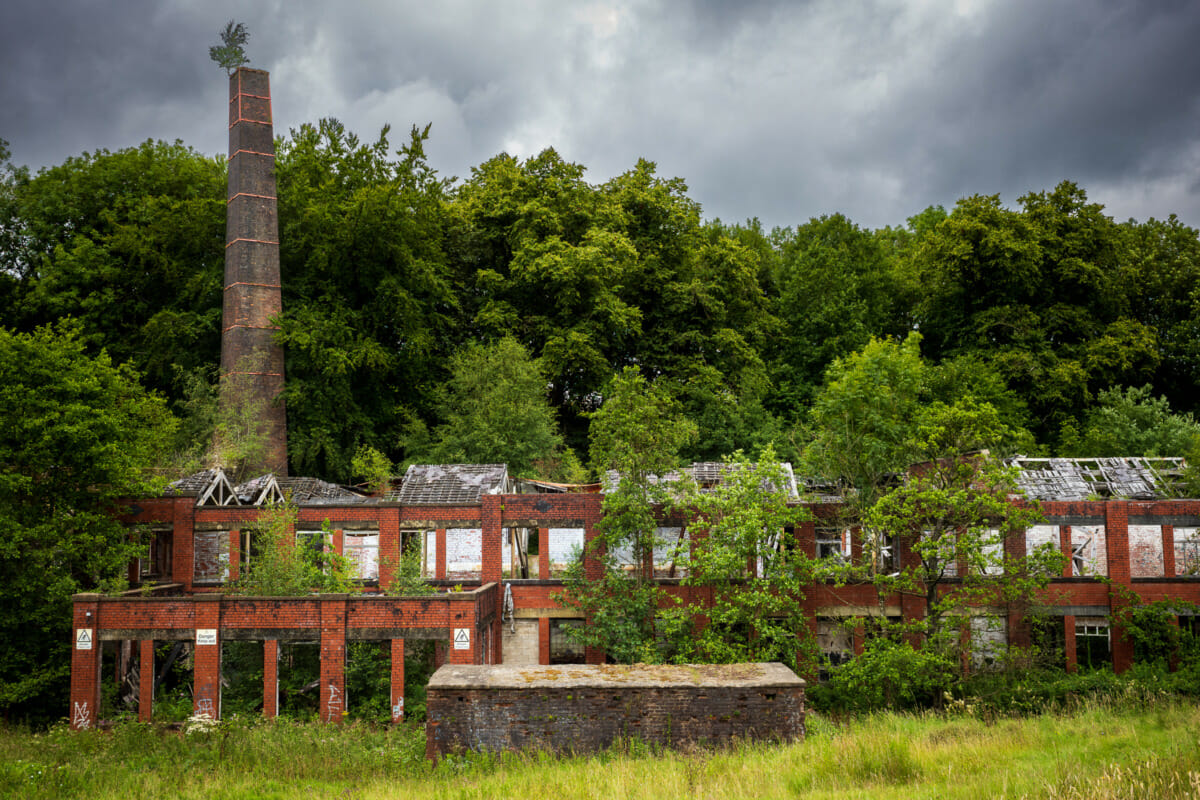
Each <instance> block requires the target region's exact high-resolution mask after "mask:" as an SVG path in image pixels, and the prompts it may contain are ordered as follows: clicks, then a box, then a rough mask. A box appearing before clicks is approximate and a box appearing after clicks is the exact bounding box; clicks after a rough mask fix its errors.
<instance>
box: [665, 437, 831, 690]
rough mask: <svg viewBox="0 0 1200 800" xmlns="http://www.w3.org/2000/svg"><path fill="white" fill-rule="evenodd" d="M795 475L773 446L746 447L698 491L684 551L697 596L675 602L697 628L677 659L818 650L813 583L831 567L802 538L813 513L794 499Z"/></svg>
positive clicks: (762, 657) (793, 657) (783, 657)
mask: <svg viewBox="0 0 1200 800" xmlns="http://www.w3.org/2000/svg"><path fill="white" fill-rule="evenodd" d="M792 489H793V487H792V485H791V477H790V475H789V474H788V473H787V471H786V470H785V469H784V468H783V465H782V464H781V463H780V462H779V460H778V459H777V458H776V456H775V451H774V450H773V449H772V448H771V447H767V448H764V449H763V450H762V451H761V452H760V453H759V456H758V459H757V461H750V460H748V459H747V458H746V457H745V455H744V454H743V453H742V452H741V451H738V452H737V453H735V454H734V455H733V456H730V457H728V458H727V459H726V460H725V463H724V469H723V475H722V479H721V481H720V482H719V483H718V484H717V485H716V486H715V487H713V488H712V490H711V491H708V492H697V493H695V494H693V495H692V496H691V497H690V498H689V509H688V515H687V518H688V520H689V521H688V523H687V524H688V529H689V530H690V531H692V536H691V537H690V538H691V541H690V542H686V541H685V542H683V543H682V546H681V547H680V552H679V553H677V554H676V556H675V557H676V560H677V562H678V563H679V564H680V565H681V566H682V567H683V568H684V571H685V573H686V575H687V577H686V578H684V580H683V583H684V585H686V586H689V587H693V588H695V589H701V590H707V591H700V592H690V593H689V596H690V597H693V598H695V597H697V596H700V597H711V598H712V600H711V602H697V601H695V600H693V601H691V602H688V603H684V604H682V605H681V606H679V607H678V608H677V609H675V610H674V612H673V613H675V614H676V615H677V616H678V617H680V618H681V620H682V622H683V623H684V625H683V627H684V629H685V630H686V631H687V632H688V633H689V634H690V635H687V636H685V637H683V639H682V640H681V642H680V645H679V652H678V654H677V658H678V659H679V660H683V661H697V662H703V663H732V662H739V661H781V662H783V663H786V664H789V665H791V666H793V667H794V666H797V662H798V660H802V659H798V654H800V653H803V660H808V659H809V658H811V657H812V656H813V655H814V647H813V644H814V643H813V641H812V637H811V636H810V635H809V626H808V617H807V614H806V613H805V609H804V597H805V587H807V586H808V585H810V584H811V583H812V581H813V580H814V578H816V577H817V574H818V572H820V569H819V568H820V567H821V566H822V565H821V564H819V563H818V562H815V561H814V560H813V559H811V558H809V557H808V556H807V555H806V554H805V553H803V552H802V551H801V550H800V548H799V547H797V546H796V541H795V538H794V534H795V530H796V529H797V528H798V527H799V526H800V524H801V523H802V522H804V521H806V520H808V519H811V513H810V512H809V511H808V510H807V509H806V508H804V507H802V506H799V505H798V504H797V503H796V502H795V501H796V500H797V499H798V498H796V497H795V496H794V495H793V493H792Z"/></svg>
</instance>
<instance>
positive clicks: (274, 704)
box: [263, 639, 279, 719]
mask: <svg viewBox="0 0 1200 800" xmlns="http://www.w3.org/2000/svg"><path fill="white" fill-rule="evenodd" d="M263 716H264V717H266V718H267V719H272V718H273V717H277V716H279V641H278V640H276V639H267V640H266V641H264V642H263Z"/></svg>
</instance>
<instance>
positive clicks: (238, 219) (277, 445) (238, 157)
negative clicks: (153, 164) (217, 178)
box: [218, 67, 287, 475]
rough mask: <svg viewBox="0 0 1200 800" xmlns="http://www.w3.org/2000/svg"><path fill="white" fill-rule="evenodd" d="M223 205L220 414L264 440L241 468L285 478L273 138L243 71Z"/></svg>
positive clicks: (259, 74) (252, 79)
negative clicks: (276, 336) (276, 335)
mask: <svg viewBox="0 0 1200 800" xmlns="http://www.w3.org/2000/svg"><path fill="white" fill-rule="evenodd" d="M226 200H227V212H226V223H225V297H224V310H223V318H222V323H221V404H222V409H223V410H224V411H226V412H235V413H236V414H237V415H238V416H237V417H235V418H240V420H241V421H242V422H243V423H245V424H248V425H249V426H250V427H249V430H251V431H254V430H255V429H257V435H259V436H261V437H262V438H263V444H264V445H265V446H264V447H263V449H262V450H261V456H260V457H259V458H258V459H256V460H255V462H254V463H249V464H246V465H245V467H246V471H247V473H248V474H261V473H263V472H274V473H275V474H276V475H286V474H287V414H286V410H285V409H284V405H283V397H282V392H283V348H282V347H281V346H280V345H278V344H277V343H276V342H275V341H274V333H275V331H276V329H277V327H276V326H275V325H273V324H272V323H271V318H272V317H274V316H275V315H277V314H279V313H280V311H281V310H282V308H283V299H282V292H281V289H280V278H279V216H278V209H277V200H276V193H275V137H274V130H273V126H272V123H271V85H270V77H269V75H268V74H267V73H266V72H264V71H262V70H257V69H247V68H246V67H241V68H239V69H238V70H237V71H236V72H234V73H233V75H232V76H230V79H229V184H228V190H227V198H226ZM220 449H221V448H220V445H218V450H220ZM226 466H233V465H226Z"/></svg>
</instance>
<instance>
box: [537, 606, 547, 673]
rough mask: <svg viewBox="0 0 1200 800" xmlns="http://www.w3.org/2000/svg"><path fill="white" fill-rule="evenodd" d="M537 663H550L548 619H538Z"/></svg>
mask: <svg viewBox="0 0 1200 800" xmlns="http://www.w3.org/2000/svg"><path fill="white" fill-rule="evenodd" d="M538 663H539V664H549V663H550V618H549V617H538Z"/></svg>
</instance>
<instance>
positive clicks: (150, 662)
mask: <svg viewBox="0 0 1200 800" xmlns="http://www.w3.org/2000/svg"><path fill="white" fill-rule="evenodd" d="M139 644H140V645H141V650H140V652H139V653H138V719H139V720H140V721H141V722H149V721H150V720H151V719H153V714H154V640H153V639H142V641H141V642H140V643H139Z"/></svg>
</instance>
